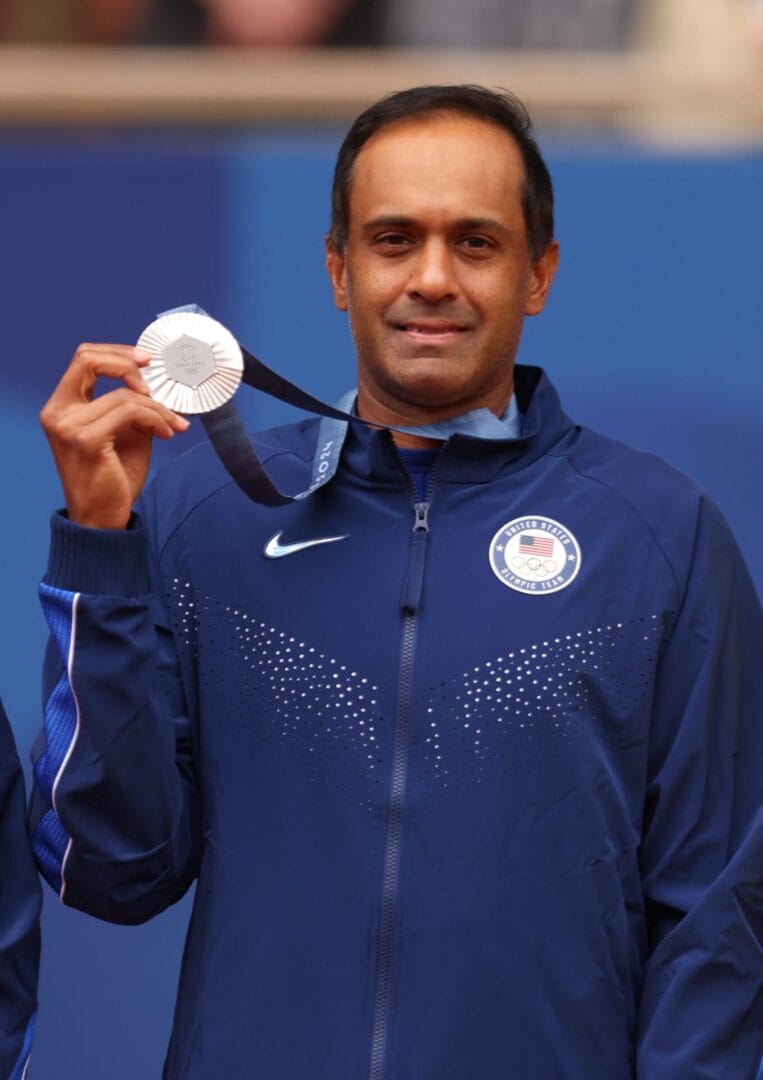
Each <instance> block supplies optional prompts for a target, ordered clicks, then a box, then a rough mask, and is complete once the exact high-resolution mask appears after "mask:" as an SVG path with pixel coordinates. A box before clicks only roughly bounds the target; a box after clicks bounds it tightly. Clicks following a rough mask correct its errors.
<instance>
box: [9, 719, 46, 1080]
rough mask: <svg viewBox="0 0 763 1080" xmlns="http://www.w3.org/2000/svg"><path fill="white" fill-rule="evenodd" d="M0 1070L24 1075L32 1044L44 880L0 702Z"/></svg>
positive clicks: (13, 1078) (12, 1078)
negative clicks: (41, 880) (33, 848)
mask: <svg viewBox="0 0 763 1080" xmlns="http://www.w3.org/2000/svg"><path fill="white" fill-rule="evenodd" d="M0 862H1V863H2V865H1V866H0V1076H3V1077H6V1078H7V1080H21V1078H22V1076H23V1075H24V1072H25V1069H26V1066H27V1062H28V1061H29V1056H30V1052H31V1048H32V1034H33V1032H34V1024H35V1019H36V1016H37V972H38V967H39V962H40V904H41V900H42V898H41V895H40V883H39V881H38V879H37V873H36V871H35V867H34V859H33V858H32V852H31V849H30V846H29V839H28V837H27V831H26V823H25V820H24V778H23V776H22V774H21V767H20V765H19V760H18V757H17V755H16V748H15V746H14V744H13V736H12V734H11V729H10V726H9V724H8V720H7V718H6V715H5V712H4V710H3V706H2V703H0Z"/></svg>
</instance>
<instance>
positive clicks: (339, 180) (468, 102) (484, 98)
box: [329, 84, 554, 259]
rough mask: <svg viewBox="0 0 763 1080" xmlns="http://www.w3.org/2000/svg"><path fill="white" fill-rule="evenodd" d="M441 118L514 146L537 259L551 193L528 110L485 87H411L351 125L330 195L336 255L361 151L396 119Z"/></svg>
mask: <svg viewBox="0 0 763 1080" xmlns="http://www.w3.org/2000/svg"><path fill="white" fill-rule="evenodd" d="M437 113H444V114H446V115H448V114H450V115H456V116H473V117H474V118H475V119H477V120H482V121H483V122H485V123H488V124H494V125H496V126H497V127H501V128H503V129H504V130H505V131H506V132H508V134H509V135H510V136H511V138H512V139H513V140H514V142H515V143H516V145H517V147H518V148H519V151H520V153H521V155H522V160H523V162H524V167H525V179H524V184H523V186H522V208H523V210H524V215H525V226H526V228H527V242H528V246H529V249H530V255H531V257H532V258H533V259H537V258H538V257H539V256H540V255H541V254H542V253H543V252H544V251H545V249H546V248H547V247H548V245H549V244H550V243H551V241H552V240H553V238H554V190H553V187H552V185H551V177H550V175H549V172H548V168H547V167H546V163H545V161H544V160H543V157H542V156H541V152H540V150H539V149H538V144H537V142H536V140H535V133H534V131H533V125H532V121H531V120H530V116H529V114H528V112H527V109H526V108H525V106H524V105H523V104H522V102H521V101H520V100H519V98H518V97H516V96H515V95H514V94H512V93H510V92H509V91H508V90H500V91H494V90H488V89H487V88H486V87H484V86H474V85H468V84H465V85H456V86H415V87H413V88H411V89H410V90H398V91H397V92H395V93H393V94H388V95H387V96H386V97H383V98H382V99H381V100H380V101H377V102H376V103H375V104H374V105H371V106H370V107H369V108H368V109H366V111H365V112H363V113H361V114H360V116H359V117H358V118H357V120H355V122H354V123H353V125H352V127H351V128H350V130H349V131H348V132H347V135H346V136H345V138H344V142H343V143H342V145H341V147H340V148H339V153H338V154H337V159H336V167H335V169H334V184H333V187H332V190H331V232H330V234H329V238H330V241H331V243H332V244H333V246H334V247H335V248H337V250H339V251H343V250H344V246H345V244H346V242H347V228H348V223H349V205H350V189H351V187H352V179H353V174H354V171H355V161H356V159H357V156H358V154H359V153H360V151H361V149H362V148H363V146H365V144H366V143H367V142H368V140H369V139H370V138H371V136H372V135H374V134H375V133H376V132H377V131H379V129H380V128H382V127H385V126H386V125H387V124H392V123H395V121H398V120H409V119H416V118H418V117H422V116H429V115H432V114H437Z"/></svg>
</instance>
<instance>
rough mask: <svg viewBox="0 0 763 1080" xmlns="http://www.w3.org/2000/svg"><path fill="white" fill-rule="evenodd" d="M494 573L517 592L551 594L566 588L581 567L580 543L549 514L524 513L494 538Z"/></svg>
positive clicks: (491, 546)
mask: <svg viewBox="0 0 763 1080" xmlns="http://www.w3.org/2000/svg"><path fill="white" fill-rule="evenodd" d="M490 565H491V567H492V569H493V573H494V574H495V576H496V577H497V578H498V579H499V581H502V582H503V584H504V585H508V587H509V588H510V589H516V591H517V592H521V593H530V594H531V595H532V596H548V595H549V594H550V593H555V592H559V591H560V589H566V588H567V586H568V585H571V584H572V582H573V581H574V580H575V578H576V577H577V575H578V572H579V570H580V545H579V544H578V542H577V540H576V539H575V537H574V536H573V535H572V533H571V532H570V531H569V529H565V527H564V525H560V524H559V522H558V521H554V519H553V518H548V517H529V516H528V517H521V518H514V520H513V521H509V522H507V523H506V524H505V525H502V526H501V527H500V529H499V530H498V532H497V533H496V534H495V536H494V537H493V539H492V540H491V542H490Z"/></svg>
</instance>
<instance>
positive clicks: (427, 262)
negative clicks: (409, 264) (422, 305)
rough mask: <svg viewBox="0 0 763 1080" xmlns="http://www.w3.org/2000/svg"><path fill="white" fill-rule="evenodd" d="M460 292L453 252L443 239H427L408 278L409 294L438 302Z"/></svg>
mask: <svg viewBox="0 0 763 1080" xmlns="http://www.w3.org/2000/svg"><path fill="white" fill-rule="evenodd" d="M457 294H458V281H457V278H456V268H455V265H454V261H453V252H452V251H451V250H450V246H449V245H448V244H447V243H446V242H445V241H443V240H436V239H432V240H427V241H426V242H425V243H423V244H422V245H421V247H420V249H419V251H418V254H417V257H416V259H415V261H414V263H413V268H412V272H411V276H410V278H409V279H408V295H409V296H412V297H417V298H420V299H422V300H426V301H427V303H430V304H436V303H438V302H439V301H441V300H452V299H454V298H455V297H456V295H457Z"/></svg>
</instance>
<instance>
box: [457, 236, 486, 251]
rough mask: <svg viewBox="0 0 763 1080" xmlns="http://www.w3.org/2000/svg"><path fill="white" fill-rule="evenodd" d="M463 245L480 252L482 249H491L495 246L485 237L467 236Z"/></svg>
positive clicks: (463, 240)
mask: <svg viewBox="0 0 763 1080" xmlns="http://www.w3.org/2000/svg"><path fill="white" fill-rule="evenodd" d="M461 243H462V244H463V245H464V247H468V248H473V249H474V250H480V249H481V248H491V247H492V246H493V245H492V243H491V242H490V241H489V240H488V239H487V237H485V236H465V237H464V238H463V239H462V240H461Z"/></svg>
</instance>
